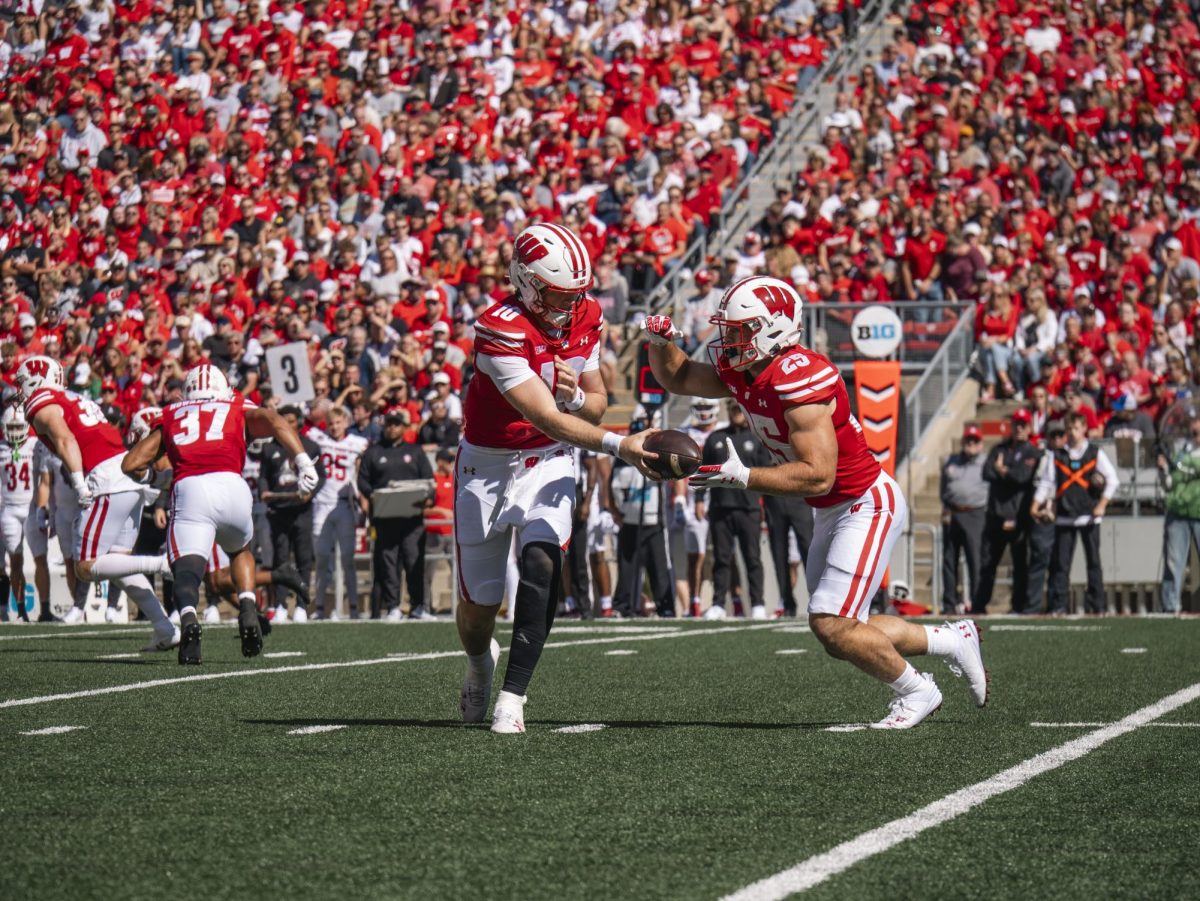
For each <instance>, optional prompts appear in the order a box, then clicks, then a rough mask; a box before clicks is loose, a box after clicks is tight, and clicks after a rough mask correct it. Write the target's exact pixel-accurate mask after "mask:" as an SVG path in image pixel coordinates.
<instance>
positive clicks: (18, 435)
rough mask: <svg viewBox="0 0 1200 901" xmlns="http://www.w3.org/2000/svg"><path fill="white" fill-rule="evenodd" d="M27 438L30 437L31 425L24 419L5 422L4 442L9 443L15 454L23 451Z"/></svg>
mask: <svg viewBox="0 0 1200 901" xmlns="http://www.w3.org/2000/svg"><path fill="white" fill-rule="evenodd" d="M27 437H29V423H27V422H26V421H25V418H24V417H21V418H19V419H7V420H5V422H4V440H5V441H7V442H8V446H9V447H11V448H12V449H13V451H14V452H15V451H19V450H20V449H21V445H23V444H24V443H25V439H26V438H27Z"/></svg>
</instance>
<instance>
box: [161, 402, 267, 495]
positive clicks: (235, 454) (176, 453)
mask: <svg viewBox="0 0 1200 901" xmlns="http://www.w3.org/2000/svg"><path fill="white" fill-rule="evenodd" d="M252 406H253V405H252V404H250V403H249V402H248V401H247V400H246V399H245V398H244V397H242V395H241V394H240V393H238V392H237V391H234V392H233V397H232V398H231V399H229V400H185V401H180V402H179V403H174V404H168V405H167V406H166V407H164V408H163V411H162V434H163V446H164V447H165V448H166V451H167V459H169V460H170V461H171V469H172V472H173V473H174V481H175V483H176V484H178V483H179V482H180V481H182V480H183V479H186V478H188V477H189V476H197V475H204V474H205V473H210V472H232V473H234V474H235V475H238V476H240V475H241V474H242V468H243V467H244V466H245V465H246V408H247V407H252Z"/></svg>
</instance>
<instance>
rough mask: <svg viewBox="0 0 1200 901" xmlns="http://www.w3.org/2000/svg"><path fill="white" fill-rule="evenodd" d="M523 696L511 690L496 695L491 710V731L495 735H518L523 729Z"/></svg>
mask: <svg viewBox="0 0 1200 901" xmlns="http://www.w3.org/2000/svg"><path fill="white" fill-rule="evenodd" d="M525 700H526V698H525V696H524V695H515V694H513V693H512V692H511V691H502V692H500V694H498V695H496V709H495V710H493V711H492V732H493V733H495V734H496V735H520V734H522V733H523V732H524V731H525Z"/></svg>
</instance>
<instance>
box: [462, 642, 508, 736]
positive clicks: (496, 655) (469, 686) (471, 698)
mask: <svg viewBox="0 0 1200 901" xmlns="http://www.w3.org/2000/svg"><path fill="white" fill-rule="evenodd" d="M499 660H500V644H499V642H497V641H496V639H494V638H493V639H492V644H491V647H490V648H488V659H487V671H486V672H485V673H484V674H483V675H482V676H476V675H475V674H474V673H473V672H472V671H471V664H470V663H469V662H468V663H467V674H466V675H465V676H463V684H462V691H461V692H459V695H458V710H459V712H460V713H461V714H462V719H463V722H464V723H482V722H483V718H484V716H485V715H486V714H487V708H488V702H489V701H491V699H492V675H493V674H494V673H495V672H496V664H497V663H498V662H499Z"/></svg>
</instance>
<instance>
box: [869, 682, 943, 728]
mask: <svg viewBox="0 0 1200 901" xmlns="http://www.w3.org/2000/svg"><path fill="white" fill-rule="evenodd" d="M921 678H922V679H924V680H925V685H924V687H922V688H919V689H917V690H916V691H910V692H909V693H908V694H905V695H896V697H894V698H893V699H892V703H891V706H890V708H889V710H888V715H887V716H885V717H884V718H883V719H881V720H880V721H879V722H878V723H872V724H871V728H872V729H911V728H912V727H913V726H916V725H918V724H919V723H920V722H921V720H923V719H925V717H927V716H930V715H931V714H933V713H936V712H937V711H938V709H939V708H940V707H941V706H942V693H941V691H939V690H938V687H937V686H936V685H935V684H934V683H933V676H931V675H929V673H921Z"/></svg>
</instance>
